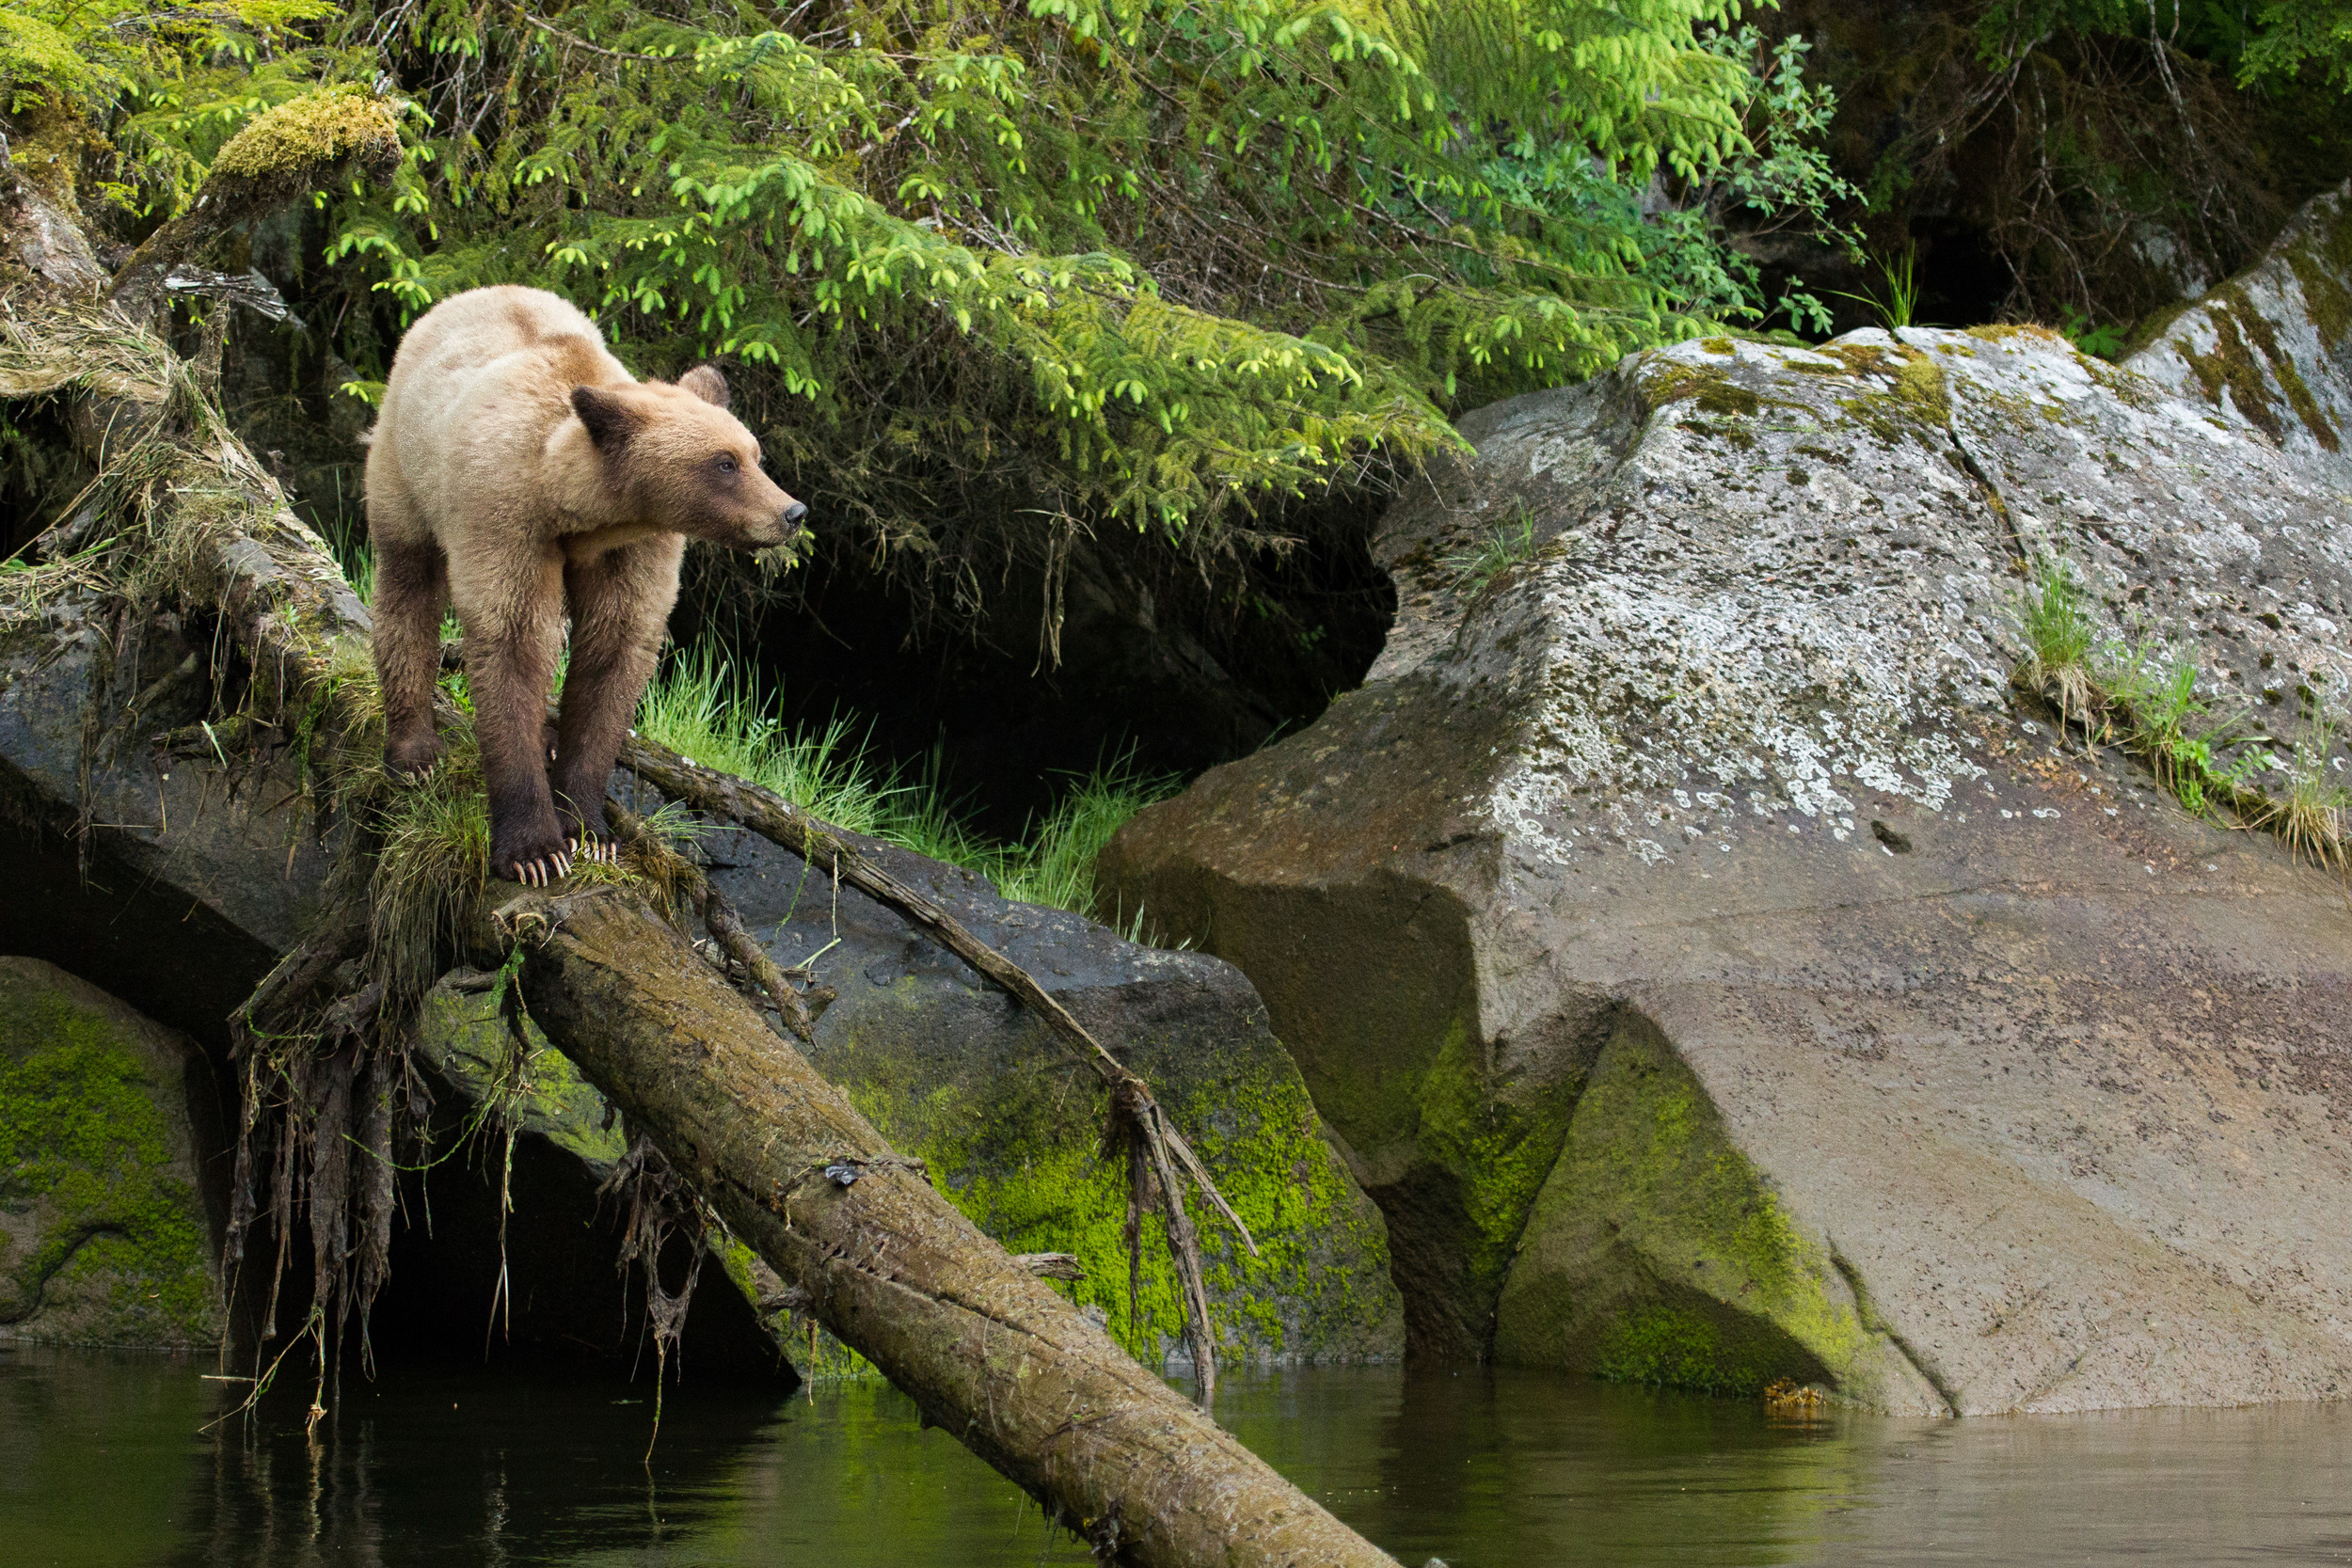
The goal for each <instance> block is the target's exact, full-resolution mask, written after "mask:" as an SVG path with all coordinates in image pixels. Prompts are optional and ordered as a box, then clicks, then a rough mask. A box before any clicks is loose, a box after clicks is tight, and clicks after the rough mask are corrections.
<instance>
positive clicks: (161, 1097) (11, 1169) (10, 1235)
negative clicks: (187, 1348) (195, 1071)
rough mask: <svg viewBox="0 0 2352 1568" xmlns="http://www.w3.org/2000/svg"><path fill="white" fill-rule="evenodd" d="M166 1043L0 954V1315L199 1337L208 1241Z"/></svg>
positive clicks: (40, 1326) (216, 1334) (97, 1340)
mask: <svg viewBox="0 0 2352 1568" xmlns="http://www.w3.org/2000/svg"><path fill="white" fill-rule="evenodd" d="M186 1070H187V1064H186V1058H185V1056H184V1055H183V1053H182V1048H181V1047H179V1046H177V1045H176V1043H175V1042H174V1040H173V1038H172V1037H170V1036H168V1035H167V1034H166V1033H165V1032H164V1031H163V1030H161V1029H160V1028H158V1027H156V1026H155V1025H153V1024H151V1023H148V1022H146V1021H145V1020H143V1019H140V1018H139V1017H138V1016H137V1015H136V1014H135V1013H132V1012H131V1011H130V1009H128V1008H127V1007H122V1006H120V1005H119V1004H114V1003H112V1001H111V999H109V998H105V997H103V994H102V993H99V992H97V991H95V990H92V989H91V988H88V987H86V986H82V985H80V984H79V983H78V982H74V981H72V979H71V978H70V977H69V976H66V975H63V974H60V973H59V972H57V971H56V970H53V969H51V968H50V967H49V966H48V965H46V964H42V963H39V962H36V961H34V960H31V959H22V958H10V959H0V1324H6V1325H8V1329H9V1332H11V1333H13V1334H16V1335H18V1336H20V1337H23V1338H38V1339H49V1340H57V1341H64V1342H69V1343H75V1344H103V1345H210V1344H214V1343H216V1342H218V1340H219V1338H220V1318H219V1302H218V1291H217V1288H216V1285H215V1278H214V1274H213V1268H212V1240H211V1235H210V1232H209V1229H208V1227H207V1224H206V1220H205V1216H204V1206H203V1200H202V1197H201V1196H200V1195H199V1192H198V1191H197V1187H196V1182H195V1156H194V1148H193V1137H192V1133H191V1132H190V1129H189V1126H188V1123H187V1101H186V1096H187V1080H186Z"/></svg>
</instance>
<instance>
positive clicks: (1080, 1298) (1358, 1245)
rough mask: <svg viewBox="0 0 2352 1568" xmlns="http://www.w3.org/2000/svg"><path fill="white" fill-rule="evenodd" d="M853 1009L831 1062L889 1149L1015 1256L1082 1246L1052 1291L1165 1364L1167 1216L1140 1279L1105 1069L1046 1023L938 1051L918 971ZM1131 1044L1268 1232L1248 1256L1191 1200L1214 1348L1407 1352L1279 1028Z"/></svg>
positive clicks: (1176, 1326)
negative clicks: (1211, 1040)
mask: <svg viewBox="0 0 2352 1568" xmlns="http://www.w3.org/2000/svg"><path fill="white" fill-rule="evenodd" d="M932 1005H933V1006H936V1004H935V1003H934V1004H932ZM835 1006H836V1007H839V1006H844V1004H836V1005H835ZM852 1006H854V1008H855V1018H854V1021H853V1022H850V1027H848V1028H847V1029H843V1030H841V1031H840V1032H839V1033H837V1034H836V1033H834V1027H837V1026H838V1025H837V1022H836V1021H835V1020H834V1018H833V1017H832V1016H831V1015H829V1016H828V1020H827V1022H828V1024H829V1025H831V1026H834V1027H829V1028H828V1030H827V1032H826V1045H825V1049H824V1052H823V1062H822V1070H823V1071H824V1072H825V1073H826V1075H827V1076H828V1077H830V1078H832V1079H834V1082H836V1083H838V1084H841V1085H843V1086H844V1087H845V1088H846V1089H847V1090H848V1091H849V1093H850V1099H851V1101H853V1102H854V1103H855V1104H856V1105H857V1107H858V1109H859V1111H860V1112H862V1113H863V1114H864V1115H865V1116H866V1118H867V1119H868V1120H870V1121H871V1122H873V1124H874V1125H875V1127H876V1128H877V1129H878V1130H879V1131H880V1132H882V1134H883V1136H885V1137H886V1138H888V1139H889V1140H890V1142H891V1144H892V1146H893V1147H894V1148H898V1149H900V1150H901V1151H903V1152H906V1153H910V1154H914V1155H917V1156H919V1157H920V1158H921V1159H922V1160H923V1161H924V1163H925V1164H926V1166H927V1167H928V1169H929V1170H930V1178H931V1180H932V1183H933V1184H934V1185H935V1186H936V1187H937V1188H938V1189H939V1190H940V1192H941V1193H942V1194H944V1195H945V1196H946V1197H947V1199H948V1200H949V1201H950V1202H952V1203H954V1204H955V1205H956V1207H957V1208H958V1209H960V1210H961V1211H962V1212H963V1213H964V1214H966V1215H967V1216H968V1217H970V1218H971V1219H972V1221H973V1222H974V1223H975V1224H977V1226H979V1227H980V1228H981V1229H983V1230H985V1231H987V1232H988V1233H989V1234H990V1235H991V1236H993V1237H994V1238H995V1239H996V1240H997V1241H998V1242H1000V1243H1003V1244H1004V1245H1005V1247H1006V1248H1007V1249H1008V1250H1009V1251H1012V1252H1016V1253H1021V1252H1066V1253H1070V1254H1072V1255H1073V1256H1075V1257H1076V1258H1077V1259H1078V1260H1079V1262H1080V1263H1081V1265H1083V1267H1084V1268H1085V1270H1086V1275H1087V1276H1086V1278H1085V1279H1083V1280H1079V1281H1074V1282H1072V1283H1070V1284H1067V1285H1058V1286H1057V1289H1060V1290H1062V1291H1065V1292H1066V1293H1067V1294H1069V1296H1070V1297H1071V1299H1072V1300H1073V1301H1074V1302H1075V1303H1076V1304H1077V1305H1078V1306H1079V1307H1082V1308H1086V1307H1090V1308H1092V1309H1093V1310H1094V1311H1096V1312H1098V1313H1100V1314H1101V1315H1102V1318H1103V1320H1104V1324H1105V1326H1106V1327H1107V1328H1108V1329H1109V1331H1110V1333H1111V1334H1112V1336H1113V1337H1114V1338H1117V1339H1118V1340H1119V1341H1120V1343H1121V1344H1123V1345H1125V1346H1126V1347H1127V1349H1128V1350H1129V1352H1130V1353H1131V1354H1135V1355H1136V1357H1137V1358H1138V1359H1139V1360H1142V1361H1143V1362H1145V1363H1146V1364H1147V1365H1152V1366H1156V1365H1159V1364H1160V1363H1161V1362H1162V1361H1163V1360H1164V1359H1165V1358H1166V1357H1167V1355H1168V1354H1169V1353H1170V1352H1171V1351H1174V1350H1176V1349H1178V1348H1179V1347H1180V1346H1181V1344H1182V1338H1183V1332H1184V1312H1183V1306H1182V1302H1181V1299H1180V1296H1179V1293H1178V1285H1177V1281H1176V1276H1175V1274H1174V1272H1173V1270H1172V1269H1171V1268H1170V1267H1169V1265H1168V1248H1167V1245H1166V1243H1165V1239H1164V1237H1163V1235H1162V1232H1161V1227H1160V1222H1159V1221H1158V1220H1157V1218H1155V1217H1151V1218H1147V1219H1146V1220H1145V1222H1144V1231H1143V1246H1142V1249H1141V1267H1140V1270H1139V1271H1138V1274H1137V1276H1136V1280H1135V1282H1134V1283H1135V1286H1136V1288H1135V1289H1134V1290H1133V1291H1131V1289H1130V1277H1129V1271H1128V1262H1127V1248H1126V1243H1125V1239H1124V1226H1125V1220H1126V1212H1127V1189H1126V1174H1125V1168H1124V1165H1123V1164H1122V1163H1120V1162H1116V1161H1112V1160H1106V1159H1104V1157H1103V1155H1102V1153H1101V1148H1100V1144H1101V1138H1102V1131H1103V1125H1104V1102H1103V1096H1102V1092H1101V1090H1100V1089H1099V1087H1098V1086H1097V1085H1096V1083H1095V1081H1094V1079H1093V1077H1092V1076H1091V1074H1089V1073H1087V1072H1086V1071H1085V1069H1081V1068H1077V1067H1076V1066H1074V1064H1073V1063H1071V1062H1070V1060H1069V1058H1068V1057H1067V1056H1066V1055H1064V1054H1063V1053H1061V1052H1060V1050H1059V1049H1058V1048H1057V1046H1055V1045H1054V1044H1053V1042H1052V1041H1051V1040H1050V1039H1049V1038H1047V1037H1045V1035H1044V1032H1043V1030H1042V1028H1041V1027H1028V1028H1025V1029H1023V1030H1022V1031H1021V1032H1020V1034H1019V1036H1018V1040H1019V1045H1018V1046H1017V1048H1015V1049H1011V1050H1005V1051H1001V1052H989V1053H982V1055H983V1057H984V1059H979V1060H962V1061H956V1060H950V1059H947V1058H945V1057H943V1056H942V1055H940V1054H938V1053H933V1052H931V1051H930V1050H928V1049H925V1045H926V1043H927V1042H925V1041H924V1039H923V1037H922V1033H921V1032H920V1031H922V1023H923V1018H924V1015H925V1012H926V1010H927V1009H926V992H925V990H924V989H923V987H922V983H921V982H920V981H918V980H915V979H913V978H908V979H902V980H900V981H899V982H898V984H897V985H896V986H894V987H891V988H889V989H888V990H880V989H876V990H868V991H867V992H866V994H865V995H863V996H861V997H859V998H858V999H857V1000H856V1002H855V1003H854V1004H853V1005H852ZM973 1034H974V1035H975V1037H980V1033H979V1032H978V1031H973ZM1121 1043H1122V1050H1121V1054H1122V1056H1123V1057H1124V1058H1125V1059H1126V1060H1127V1061H1128V1062H1129V1063H1130V1064H1131V1065H1132V1066H1134V1067H1136V1069H1137V1070H1139V1071H1141V1072H1143V1073H1144V1074H1145V1076H1146V1077H1147V1078H1148V1079H1150V1080H1151V1082H1152V1085H1153V1087H1154V1090H1155V1092H1156V1093H1157V1094H1158V1095H1159V1097H1160V1099H1161V1102H1162V1103H1163V1104H1164V1105H1166V1106H1167V1108H1168V1111H1169V1113H1170V1115H1171V1116H1172V1117H1174V1118H1175V1120H1176V1123H1177V1125H1178V1126H1179V1127H1180V1128H1181V1129H1183V1130H1184V1133H1185V1136H1186V1137H1187V1138H1189V1139H1190V1140H1191V1141H1192V1144H1193V1147H1194V1148H1195V1149H1196V1150H1197V1151H1198V1152H1199V1153H1200V1158H1201V1161H1202V1163H1203V1164H1206V1165H1207V1166H1208V1168H1209V1171H1210V1173H1211V1174H1212V1175H1213V1176H1215V1178H1216V1181H1217V1185H1218V1187H1219V1189H1220V1190H1222V1191H1223V1193H1224V1194H1225V1196H1226V1200H1227V1201H1228V1202H1230V1203H1231V1204H1232V1206H1233V1209H1234V1211H1235V1212H1237V1213H1239V1214H1240V1215H1241V1217H1242V1220H1243V1222H1244V1223H1246V1224H1247V1225H1248V1227H1249V1229H1250V1233H1251V1235H1252V1236H1253V1237H1254V1238H1255V1239H1256V1241H1257V1243H1258V1256H1257V1257H1255V1258H1251V1257H1250V1256H1249V1255H1248V1252H1247V1251H1246V1250H1245V1249H1244V1248H1243V1247H1242V1245H1241V1243H1240V1239H1239V1238H1238V1237H1236V1236H1235V1235H1234V1234H1233V1232H1232V1227H1229V1226H1227V1225H1226V1224H1225V1223H1224V1222H1223V1220H1222V1219H1221V1218H1220V1217H1218V1216H1217V1215H1216V1214H1215V1213H1214V1212H1211V1211H1209V1210H1208V1209H1207V1208H1206V1207H1205V1206H1203V1205H1201V1204H1199V1203H1196V1204H1195V1205H1194V1207H1193V1219H1194V1223H1195V1225H1196V1226H1197V1227H1199V1229H1200V1239H1201V1252H1202V1256H1203V1259H1204V1261H1205V1263H1206V1266H1207V1275H1208V1284H1209V1293H1210V1312H1211V1317H1212V1319H1213V1320H1214V1323H1215V1326H1216V1338H1217V1343H1218V1346H1219V1354H1222V1355H1224V1356H1226V1357H1229V1358H1231V1359H1232V1360H1234V1361H1255V1362H1268V1361H1279V1360H1300V1359H1354V1358H1361V1357H1363V1356H1366V1355H1379V1354H1393V1353H1394V1352H1395V1351H1396V1350H1397V1349H1398V1348H1400V1344H1401V1339H1402V1329H1401V1308H1400V1306H1399V1303H1398V1299H1397V1293H1396V1288H1395V1286H1394V1284H1393V1283H1392V1282H1391V1280H1390V1277H1389V1268H1388V1262H1389V1258H1388V1244H1387V1232H1386V1230H1385V1228H1384V1227H1383V1225H1382V1223H1381V1219H1380V1215H1379V1212H1378V1211H1377V1210H1376V1209H1375V1208H1374V1207H1373V1205H1372V1204H1371V1203H1370V1202H1368V1201H1367V1200H1366V1199H1365V1198H1364V1196H1362V1194H1360V1193H1359V1191H1358V1190H1357V1189H1356V1186H1355V1184H1354V1182H1353V1181H1352V1180H1350V1179H1349V1177H1348V1174H1347V1172H1346V1170H1345V1168H1344V1167H1343V1165H1342V1164H1341V1163H1340V1160H1339V1158H1338V1156H1337V1155H1336V1154H1335V1153H1334V1152H1333V1150H1332V1148H1331V1147H1330V1145H1329V1144H1328V1143H1327V1142H1326V1141H1325V1139H1324V1137H1323V1134H1322V1132H1321V1126H1320V1123H1319V1121H1318V1119H1317V1117H1316V1116H1315V1111H1314V1106H1313V1104H1312V1102H1311V1101H1310V1100H1309V1098H1308V1095H1307V1088H1306V1085H1305V1083H1304V1082H1303V1081H1302V1080H1301V1079H1300V1077H1299V1075H1298V1071H1297V1069H1296V1068H1295V1067H1294V1066H1293V1065H1292V1064H1291V1063H1290V1061H1289V1059H1288V1058H1287V1057H1286V1056H1285V1055H1284V1054H1283V1053H1282V1052H1281V1050H1280V1048H1279V1046H1278V1045H1277V1044H1276V1043H1275V1042H1274V1041H1272V1040H1271V1039H1270V1038H1268V1039H1264V1040H1263V1041H1262V1043H1261V1044H1260V1045H1259V1046H1258V1048H1256V1049H1243V1048H1239V1047H1238V1046H1237V1045H1236V1043H1235V1042H1232V1041H1230V1040H1228V1041H1223V1042H1219V1045H1218V1047H1217V1048H1215V1049H1206V1050H1203V1049H1184V1048H1183V1047H1184V1045H1185V1044H1187V1043H1196V1042H1180V1041H1176V1040H1173V1039H1161V1040H1135V1039H1129V1040H1125V1041H1122V1042H1121Z"/></svg>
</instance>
